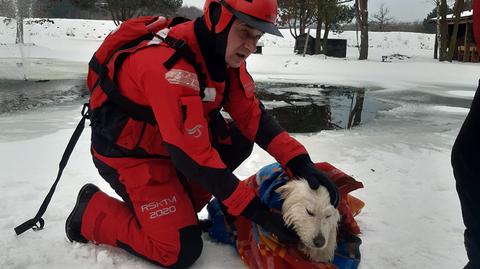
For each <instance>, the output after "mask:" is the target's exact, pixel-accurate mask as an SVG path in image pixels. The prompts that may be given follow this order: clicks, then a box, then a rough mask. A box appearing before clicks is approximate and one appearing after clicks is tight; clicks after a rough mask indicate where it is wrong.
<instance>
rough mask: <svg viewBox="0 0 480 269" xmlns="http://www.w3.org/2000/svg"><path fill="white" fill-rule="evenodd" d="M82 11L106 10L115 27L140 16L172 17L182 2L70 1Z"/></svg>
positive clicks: (137, 0)
mask: <svg viewBox="0 0 480 269" xmlns="http://www.w3.org/2000/svg"><path fill="white" fill-rule="evenodd" d="M71 1H72V3H73V4H74V5H75V6H76V7H78V8H81V9H84V10H107V11H108V12H109V13H110V15H111V16H112V19H113V21H114V22H115V24H116V25H119V24H120V23H121V22H122V21H125V20H127V19H129V18H132V17H136V16H141V15H166V16H170V15H174V14H175V12H176V10H177V9H178V8H179V7H180V6H182V0H71Z"/></svg>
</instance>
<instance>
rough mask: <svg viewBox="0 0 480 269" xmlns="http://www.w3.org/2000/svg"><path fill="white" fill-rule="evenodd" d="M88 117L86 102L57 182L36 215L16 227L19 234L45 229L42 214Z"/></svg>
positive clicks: (63, 159) (61, 162)
mask: <svg viewBox="0 0 480 269" xmlns="http://www.w3.org/2000/svg"><path fill="white" fill-rule="evenodd" d="M88 118H89V106H88V104H84V105H83V108H82V119H81V120H80V122H79V123H78V125H77V128H75V131H74V132H73V134H72V137H71V138H70V141H68V145H67V148H66V149H65V152H64V153H63V156H62V159H61V161H60V164H59V169H58V174H57V178H56V179H55V182H54V183H53V185H52V187H51V188H50V191H49V192H48V194H47V196H46V197H45V199H44V200H43V202H42V205H41V206H40V209H38V212H37V214H36V215H35V217H33V218H32V219H29V220H27V221H25V222H24V223H22V224H21V225H19V226H17V227H15V233H16V234H17V235H21V234H22V233H24V232H26V231H27V230H29V229H33V230H34V231H38V230H42V229H43V227H44V225H45V220H43V218H42V216H43V214H45V211H46V210H47V207H48V204H49V203H50V200H52V196H53V193H54V192H55V188H56V187H57V184H58V181H59V180H60V177H62V173H63V170H64V169H65V167H66V166H67V163H68V159H69V158H70V155H71V154H72V152H73V149H74V148H75V145H76V144H77V142H78V139H79V138H80V136H81V134H82V132H83V129H85V120H86V119H88Z"/></svg>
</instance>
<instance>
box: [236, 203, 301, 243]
mask: <svg viewBox="0 0 480 269" xmlns="http://www.w3.org/2000/svg"><path fill="white" fill-rule="evenodd" d="M242 216H244V217H246V218H248V219H250V220H252V221H253V222H255V223H256V224H258V225H260V226H262V228H264V229H266V230H268V231H269V232H271V233H272V234H274V235H275V236H276V237H277V238H278V241H279V242H280V243H283V244H297V243H298V242H299V240H300V238H299V237H298V235H297V233H296V232H295V231H294V230H293V229H292V228H290V227H287V226H286V225H285V221H284V220H283V217H282V215H281V214H278V213H275V212H271V211H270V209H269V208H268V207H267V206H266V205H265V204H263V203H262V202H260V199H259V198H258V197H255V198H254V199H253V200H252V201H251V202H250V203H249V204H248V206H247V207H246V208H245V210H244V211H243V212H242Z"/></svg>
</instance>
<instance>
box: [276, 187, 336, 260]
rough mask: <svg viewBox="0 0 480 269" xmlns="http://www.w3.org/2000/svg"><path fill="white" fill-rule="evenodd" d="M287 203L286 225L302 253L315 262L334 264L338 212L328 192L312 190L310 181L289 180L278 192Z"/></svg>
mask: <svg viewBox="0 0 480 269" xmlns="http://www.w3.org/2000/svg"><path fill="white" fill-rule="evenodd" d="M276 191H277V192H278V193H279V194H280V196H281V197H282V198H283V199H284V202H283V205H282V214H283V219H284V220H285V223H286V224H287V225H289V226H291V227H293V229H294V230H295V231H296V232H297V234H298V235H299V237H300V241H301V243H300V245H299V246H298V248H299V250H300V251H302V252H303V253H304V254H305V255H306V256H307V257H308V258H309V259H311V260H312V261H314V262H329V261H331V260H333V257H334V254H335V248H336V246H337V227H338V222H339V220H340V214H339V212H338V210H337V209H336V208H335V207H333V206H332V205H331V204H330V195H329V193H328V191H327V189H326V188H325V187H323V186H320V187H319V188H318V189H317V190H312V189H311V188H310V187H309V186H308V183H307V181H305V180H303V179H300V180H289V181H288V182H287V183H286V184H285V185H283V186H281V187H279V188H278V189H277V190H276Z"/></svg>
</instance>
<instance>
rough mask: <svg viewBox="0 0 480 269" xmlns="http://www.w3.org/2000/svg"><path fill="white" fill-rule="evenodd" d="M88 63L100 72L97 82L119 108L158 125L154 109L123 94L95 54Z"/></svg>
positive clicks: (138, 118) (132, 115)
mask: <svg viewBox="0 0 480 269" xmlns="http://www.w3.org/2000/svg"><path fill="white" fill-rule="evenodd" d="M88 65H89V66H90V68H92V70H94V71H95V72H96V73H97V74H98V82H97V83H98V85H100V86H101V87H102V90H103V92H105V94H106V95H107V96H108V100H110V101H111V102H112V103H113V104H116V105H117V106H118V108H119V109H121V110H123V111H124V112H125V113H126V114H127V115H129V116H130V117H132V118H133V119H135V120H138V121H146V122H148V123H150V124H152V125H156V120H155V115H154V114H153V111H152V109H151V108H150V107H149V106H143V105H139V104H136V103H134V102H132V101H130V100H129V99H127V98H126V97H124V96H123V95H121V94H120V90H119V89H118V87H117V85H116V84H115V83H114V82H113V81H112V80H111V79H110V78H109V77H108V70H107V68H106V66H104V65H102V64H100V62H99V61H98V59H97V57H96V56H95V55H93V57H92V59H91V60H90V62H89V63H88Z"/></svg>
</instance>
